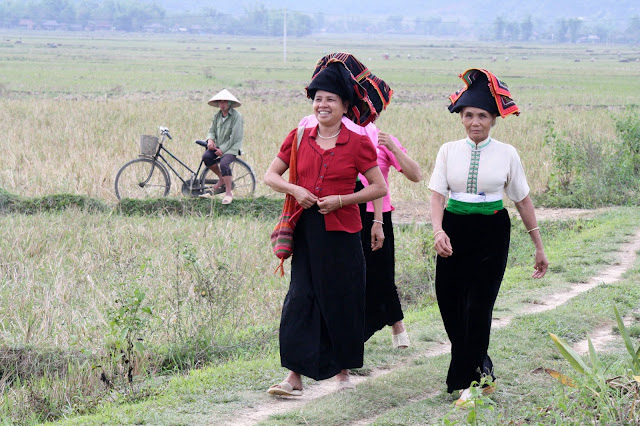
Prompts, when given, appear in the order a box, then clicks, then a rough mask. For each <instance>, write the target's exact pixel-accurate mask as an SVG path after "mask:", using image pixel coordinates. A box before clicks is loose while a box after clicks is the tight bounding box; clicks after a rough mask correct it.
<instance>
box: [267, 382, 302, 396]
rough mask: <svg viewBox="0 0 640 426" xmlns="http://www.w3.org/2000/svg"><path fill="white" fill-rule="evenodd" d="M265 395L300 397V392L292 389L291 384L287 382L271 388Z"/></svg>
mask: <svg viewBox="0 0 640 426" xmlns="http://www.w3.org/2000/svg"><path fill="white" fill-rule="evenodd" d="M267 393H268V394H271V395H280V396H302V390H300V389H294V388H293V386H291V383H289V382H287V381H284V382H282V383H280V384H277V385H273V386H271V387H270V388H269V390H267Z"/></svg>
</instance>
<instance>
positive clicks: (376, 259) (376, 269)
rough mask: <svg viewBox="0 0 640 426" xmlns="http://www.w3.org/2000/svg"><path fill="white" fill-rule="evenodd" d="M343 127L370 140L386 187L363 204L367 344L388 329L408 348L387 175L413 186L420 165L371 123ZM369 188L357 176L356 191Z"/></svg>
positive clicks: (310, 121)
mask: <svg viewBox="0 0 640 426" xmlns="http://www.w3.org/2000/svg"><path fill="white" fill-rule="evenodd" d="M342 122H343V125H344V126H345V127H347V128H348V129H349V130H351V131H353V132H356V133H359V134H361V135H366V136H368V137H369V139H371V141H372V142H373V144H374V146H375V147H376V151H377V162H378V166H379V167H380V171H381V172H382V175H383V177H384V180H385V182H386V185H387V194H386V195H385V196H384V197H382V198H379V199H377V200H374V201H370V202H368V203H362V204H360V205H359V207H360V217H361V220H362V226H363V228H362V231H361V233H360V235H361V238H362V249H363V251H364V256H365V262H366V265H367V275H366V276H367V278H366V282H367V287H366V301H365V330H364V331H365V334H364V340H365V341H367V340H369V338H370V337H371V336H373V334H374V333H375V332H376V331H378V330H381V329H382V328H384V327H385V325H388V326H391V340H392V344H393V347H394V348H407V347H409V343H410V341H409V335H408V334H407V331H406V329H405V326H404V321H403V320H404V314H403V312H402V307H401V304H400V299H399V297H398V289H397V288H396V284H395V243H394V234H393V223H392V220H391V212H392V211H393V210H395V208H394V207H393V205H391V197H390V195H389V179H388V176H389V171H390V170H391V167H394V168H395V169H396V170H397V171H399V172H401V173H402V174H403V175H404V176H405V177H406V178H407V179H409V180H410V181H412V182H419V181H420V180H421V179H422V172H421V170H420V165H419V164H418V163H417V162H416V161H414V160H413V159H412V158H411V157H409V156H408V155H407V153H406V152H407V150H406V149H405V148H404V147H403V146H402V145H401V144H400V142H399V141H398V139H396V138H395V137H393V136H391V135H389V134H386V133H383V132H381V131H380V130H379V129H378V128H377V127H376V126H375V124H373V123H370V124H368V125H366V126H364V127H363V126H359V125H357V124H355V123H353V122H352V121H350V120H348V119H346V118H343V119H342ZM317 123H318V122H317V120H316V118H315V116H313V115H309V116H307V117H305V118H303V119H302V120H301V121H300V123H299V126H304V127H315V126H316V125H317ZM367 185H368V182H367V179H366V178H365V177H364V176H363V175H359V176H358V181H357V182H356V191H359V190H361V189H363V188H364V187H365V186H367Z"/></svg>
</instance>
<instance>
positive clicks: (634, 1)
mask: <svg viewBox="0 0 640 426" xmlns="http://www.w3.org/2000/svg"><path fill="white" fill-rule="evenodd" d="M156 2H157V3H158V4H160V5H162V6H163V7H165V8H166V9H167V11H169V12H170V13H173V12H177V11H189V12H191V13H194V12H198V11H200V10H202V9H203V8H210V9H215V10H217V11H219V12H223V13H229V14H242V13H243V12H244V11H246V10H248V9H252V8H257V7H261V6H264V7H265V8H268V9H280V8H287V9H288V10H292V11H299V12H305V13H310V14H317V13H323V14H324V15H325V16H331V15H341V16H345V15H350V16H379V17H388V16H392V15H393V16H403V17H405V18H408V17H421V18H434V17H435V18H442V19H446V20H455V21H461V22H479V21H486V20H490V21H493V20H495V18H496V17H498V16H501V17H503V18H505V19H507V20H519V19H522V18H525V17H527V16H531V18H532V19H533V20H557V19H566V18H579V17H581V18H584V20H585V21H586V22H589V21H602V22H603V25H607V26H608V25H615V23H614V22H607V21H611V20H617V19H620V20H622V19H629V17H631V16H634V15H640V1H638V0H619V1H598V0H538V1H531V2H511V3H509V4H508V7H505V6H504V5H505V4H506V2H497V1H494V0H474V1H471V0H458V1H443V0H395V1H393V2H389V1H388V0H371V1H369V2H358V3H356V2H349V3H347V2H344V1H343V0H324V1H322V2H318V1H300V0H277V1H276V0H264V1H255V0H236V1H233V2H211V1H210V0H156Z"/></svg>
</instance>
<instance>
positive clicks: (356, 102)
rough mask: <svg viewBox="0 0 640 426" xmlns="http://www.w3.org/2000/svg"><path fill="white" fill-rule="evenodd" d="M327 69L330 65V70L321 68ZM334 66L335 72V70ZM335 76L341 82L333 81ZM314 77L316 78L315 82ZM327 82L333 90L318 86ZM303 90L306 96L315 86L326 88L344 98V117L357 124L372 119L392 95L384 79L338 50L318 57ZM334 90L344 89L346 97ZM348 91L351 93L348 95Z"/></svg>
mask: <svg viewBox="0 0 640 426" xmlns="http://www.w3.org/2000/svg"><path fill="white" fill-rule="evenodd" d="M334 67H337V68H334ZM330 69H334V70H333V71H328V72H330V73H331V74H325V70H330ZM336 69H338V70H339V72H336V71H335V70H336ZM344 71H346V72H344ZM338 76H340V77H341V78H342V80H343V82H342V83H338V82H337V81H335V79H337V78H338ZM318 78H319V80H318V82H316V79H318ZM331 80H333V83H331ZM327 84H333V90H329V89H326V88H323V87H321V86H325V87H326V86H327ZM306 90H307V97H309V98H313V96H314V95H315V92H316V90H326V91H328V92H331V93H336V94H338V95H340V97H341V98H342V99H344V100H348V101H349V108H348V111H347V117H348V118H349V119H350V120H352V121H353V122H354V123H356V124H358V125H360V126H366V125H367V124H369V123H372V122H374V121H375V120H376V119H377V118H378V117H379V116H380V113H381V112H382V110H384V109H385V108H386V107H387V105H389V103H390V102H391V96H392V95H393V90H392V89H391V88H390V87H389V85H388V84H387V83H385V82H384V81H383V80H382V79H380V78H378V77H376V76H375V75H373V74H371V71H369V69H368V68H367V67H366V66H364V64H362V62H360V61H359V60H357V59H356V58H355V57H354V56H353V55H351V54H350V53H342V52H338V53H332V54H330V55H327V56H324V57H322V58H321V59H320V60H319V61H318V63H317V64H316V68H315V70H314V71H313V76H312V77H311V83H310V84H309V86H307V87H306ZM338 90H342V91H344V92H345V93H346V94H347V97H345V96H343V95H341V94H340V93H339V92H338ZM351 94H352V96H353V97H350V96H351Z"/></svg>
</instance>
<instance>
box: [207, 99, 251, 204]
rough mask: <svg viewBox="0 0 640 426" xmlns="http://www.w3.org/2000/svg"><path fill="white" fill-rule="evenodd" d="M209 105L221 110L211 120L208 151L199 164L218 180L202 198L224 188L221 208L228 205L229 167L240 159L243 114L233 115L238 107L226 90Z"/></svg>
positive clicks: (230, 184)
mask: <svg viewBox="0 0 640 426" xmlns="http://www.w3.org/2000/svg"><path fill="white" fill-rule="evenodd" d="M208 103H209V105H211V106H212V107H214V108H220V111H218V112H217V113H216V114H215V115H214V116H213V121H212V123H211V127H210V128H209V132H208V133H207V150H206V151H205V153H204V154H203V155H202V160H203V161H204V164H205V165H206V166H207V167H208V168H209V169H211V171H212V172H213V173H215V174H216V175H217V176H218V182H217V183H216V184H215V186H214V187H213V193H207V194H204V195H201V196H202V197H211V196H212V195H213V194H215V193H216V192H217V191H218V190H219V189H220V188H222V187H223V186H224V191H225V195H224V198H223V199H222V204H231V202H232V201H233V193H232V191H231V190H232V182H233V176H232V173H231V167H230V166H231V163H233V162H234V161H235V159H236V156H237V155H240V149H241V148H242V139H243V135H244V125H243V121H242V114H240V113H239V112H238V111H236V108H238V107H239V106H240V105H241V104H240V101H239V100H238V99H236V97H235V96H233V95H232V94H231V92H229V91H228V90H227V89H222V90H221V91H220V92H218V93H217V94H216V95H214V96H213V97H212V98H211V99H209V102H208Z"/></svg>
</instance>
